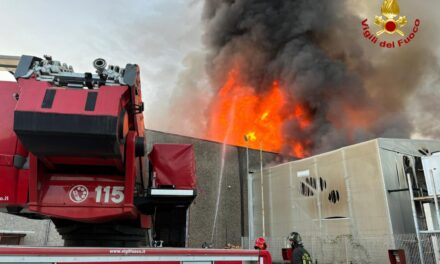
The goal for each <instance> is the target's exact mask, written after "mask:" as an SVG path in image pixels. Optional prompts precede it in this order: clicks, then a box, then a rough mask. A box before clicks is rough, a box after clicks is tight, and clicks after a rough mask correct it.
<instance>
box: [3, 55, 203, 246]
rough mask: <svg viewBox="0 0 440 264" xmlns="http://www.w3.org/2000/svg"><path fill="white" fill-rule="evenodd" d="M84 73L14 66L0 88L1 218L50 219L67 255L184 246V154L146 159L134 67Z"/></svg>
mask: <svg viewBox="0 0 440 264" xmlns="http://www.w3.org/2000/svg"><path fill="white" fill-rule="evenodd" d="M93 66H94V67H95V69H96V73H90V72H85V73H76V72H74V71H73V69H72V67H71V66H69V65H67V64H65V63H61V62H59V61H55V60H53V59H52V58H51V57H49V56H45V58H44V59H42V58H38V57H34V56H21V58H20V61H19V63H18V66H17V68H16V70H15V78H16V80H17V81H16V82H5V81H0V208H1V210H2V211H4V212H7V213H10V214H17V215H21V216H25V217H29V218H50V219H51V220H52V221H53V222H54V224H55V226H56V228H57V230H58V232H59V233H60V234H61V235H62V237H63V239H64V241H65V245H66V246H110V247H114V246H119V247H127V246H128V247H139V246H145V245H151V244H152V243H153V240H160V241H163V246H172V247H183V246H185V238H186V237H185V235H186V230H185V228H186V211H187V208H188V206H189V205H190V204H191V202H192V201H193V199H194V198H195V196H196V177H195V161H194V152H193V148H192V146H191V145H175V144H174V145H168V144H158V145H154V147H153V149H152V151H151V152H150V153H149V155H148V159H147V155H146V139H145V132H144V117H143V110H144V104H143V102H142V95H141V84H140V78H139V67H138V66H137V65H135V64H127V65H126V66H125V67H124V68H123V67H119V66H115V65H108V66H107V62H106V61H105V60H103V59H96V60H95V61H94V62H93Z"/></svg>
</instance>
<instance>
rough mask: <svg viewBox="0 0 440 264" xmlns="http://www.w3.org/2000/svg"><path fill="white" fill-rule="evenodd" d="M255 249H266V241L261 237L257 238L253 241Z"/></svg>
mask: <svg viewBox="0 0 440 264" xmlns="http://www.w3.org/2000/svg"><path fill="white" fill-rule="evenodd" d="M254 248H255V249H259V250H266V249H267V244H266V240H265V239H264V238H263V237H259V238H257V239H256V240H255V246H254Z"/></svg>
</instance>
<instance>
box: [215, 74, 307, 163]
mask: <svg viewBox="0 0 440 264" xmlns="http://www.w3.org/2000/svg"><path fill="white" fill-rule="evenodd" d="M268 90H269V92H267V93H265V94H257V93H256V92H255V89H254V88H253V87H251V86H249V85H247V84H246V83H243V81H242V80H241V78H240V70H239V68H238V67H235V68H233V69H231V70H230V71H229V73H228V76H227V80H226V82H225V83H224V85H223V87H221V89H220V91H219V92H218V94H217V97H216V99H215V101H214V103H213V105H212V106H211V113H210V122H209V127H208V138H210V139H212V140H215V141H219V142H226V143H227V144H232V145H238V146H243V147H245V146H247V147H250V148H254V149H260V148H261V149H264V150H266V151H272V152H280V151H281V150H282V149H283V147H284V149H285V145H286V144H288V145H290V146H288V149H289V150H288V152H289V153H288V154H290V155H293V156H295V157H298V158H303V157H305V156H307V155H309V153H308V149H307V142H292V143H290V142H287V141H286V140H285V139H284V138H283V132H282V129H283V124H284V122H285V120H288V119H294V120H296V121H297V123H298V124H299V127H300V129H306V128H308V127H309V126H310V124H311V122H312V121H311V118H310V115H309V114H308V111H307V109H306V108H305V107H304V106H302V105H300V104H298V105H296V106H295V107H294V109H293V111H290V112H289V111H286V109H285V108H286V103H287V100H286V96H287V95H286V94H285V93H284V91H283V89H282V87H281V85H280V83H279V82H278V81H274V82H273V83H272V84H271V87H270V89H268Z"/></svg>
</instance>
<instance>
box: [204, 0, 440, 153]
mask: <svg viewBox="0 0 440 264" xmlns="http://www.w3.org/2000/svg"><path fill="white" fill-rule="evenodd" d="M391 2H393V1H391ZM394 4H395V3H394ZM353 5H357V6H361V4H360V1H348V0H336V1H321V0H289V1H279V0H276V1H261V0H220V1H206V2H205V10H204V21H205V23H206V27H205V35H204V41H205V44H206V47H207V49H208V55H207V63H206V64H207V65H206V70H207V73H208V76H209V80H210V83H211V86H212V87H213V91H214V96H213V98H212V101H211V104H210V106H209V107H208V110H207V115H208V120H209V122H208V124H207V129H206V134H205V136H206V137H207V138H209V139H213V140H216V141H220V142H228V143H231V144H235V145H244V141H243V140H242V139H243V136H244V135H247V137H248V138H250V139H251V140H250V141H251V142H250V143H249V144H250V145H251V146H252V147H253V148H256V149H258V148H263V149H266V150H269V151H275V152H281V153H284V154H288V155H291V156H296V157H298V158H303V157H307V156H309V155H313V154H317V153H322V152H325V151H329V150H332V149H335V148H338V147H342V146H346V145H349V144H353V143H357V142H362V141H364V140H368V139H373V138H377V137H393V138H409V137H410V135H411V133H412V132H413V126H412V123H411V122H410V120H409V118H408V116H407V113H406V100H407V99H408V98H409V97H410V96H411V95H412V94H413V92H414V91H415V90H416V87H417V86H418V85H419V84H420V81H421V80H422V79H423V77H424V76H426V75H428V74H430V73H431V70H430V69H431V68H432V69H438V64H437V63H436V62H435V60H431V59H429V58H430V57H435V56H434V55H432V54H433V51H432V49H431V48H429V47H425V46H424V45H425V44H423V43H428V42H423V41H422V40H420V41H419V42H418V43H411V44H412V45H411V46H409V47H407V50H406V51H405V52H401V53H399V54H396V53H389V54H385V53H384V52H382V50H380V49H379V50H377V52H376V53H372V52H371V51H370V52H369V53H368V51H369V50H371V47H369V46H366V45H370V44H371V43H368V42H366V41H364V39H363V37H362V29H361V27H360V24H361V21H362V19H361V18H360V17H358V16H357V15H356V13H355V12H354V11H353V10H359V9H353V8H350V7H351V6H353ZM409 5H410V4H409V3H405V6H406V10H408V9H409ZM402 9H404V8H402ZM379 11H380V5H379V4H378V5H377V12H379ZM356 25H357V26H356ZM408 30H410V29H408ZM426 45H428V44H426ZM372 54H373V55H372ZM374 54H375V55H374ZM423 61H428V63H427V65H425V64H424V63H423ZM411 65H413V66H414V65H417V69H418V70H417V73H415V72H414V71H413V70H412V69H413V67H412V66H411ZM428 65H430V66H428ZM391 76H392V77H391ZM411 112H414V109H413V110H412V111H411ZM417 120H419V119H417ZM420 120H421V119H420Z"/></svg>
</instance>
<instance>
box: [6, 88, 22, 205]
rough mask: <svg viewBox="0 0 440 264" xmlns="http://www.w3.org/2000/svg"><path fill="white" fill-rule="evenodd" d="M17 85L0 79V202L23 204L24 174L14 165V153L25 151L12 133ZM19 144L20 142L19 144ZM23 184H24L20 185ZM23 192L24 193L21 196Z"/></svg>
mask: <svg viewBox="0 0 440 264" xmlns="http://www.w3.org/2000/svg"><path fill="white" fill-rule="evenodd" d="M17 93H18V85H17V83H15V82H3V81H0V98H1V100H2V101H1V103H0V204H1V205H23V204H24V203H26V200H27V190H28V189H27V184H26V179H27V178H26V176H25V174H21V172H20V171H19V170H18V169H17V168H15V167H14V155H15V154H17V153H18V154H21V155H22V157H26V155H27V153H26V151H23V150H22V149H18V152H17V142H18V140H17V136H16V134H15V133H14V130H13V125H14V109H15V106H16V104H17V99H16V94H17ZM20 146H21V144H20ZM21 184H24V185H21ZM23 193H26V195H25V197H23Z"/></svg>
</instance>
